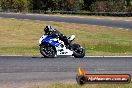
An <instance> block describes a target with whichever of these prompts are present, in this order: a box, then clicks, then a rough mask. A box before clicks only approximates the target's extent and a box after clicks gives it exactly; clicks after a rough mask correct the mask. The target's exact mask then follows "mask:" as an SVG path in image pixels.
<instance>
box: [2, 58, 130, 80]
mask: <svg viewBox="0 0 132 88" xmlns="http://www.w3.org/2000/svg"><path fill="white" fill-rule="evenodd" d="M80 65H81V66H82V67H83V68H84V69H85V70H86V71H87V73H101V74H102V73H108V74H110V73H119V74H121V73H126V74H131V75H132V57H85V58H83V59H81V58H78V59H77V58H72V57H67V58H42V57H22V56H19V57H18V56H1V57H0V82H3V81H15V82H19V81H36V80H38V81H51V80H52V81H61V80H75V76H76V73H77V68H78V66H80Z"/></svg>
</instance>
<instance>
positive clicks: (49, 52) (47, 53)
mask: <svg viewBox="0 0 132 88" xmlns="http://www.w3.org/2000/svg"><path fill="white" fill-rule="evenodd" d="M40 53H41V54H42V55H43V56H44V57H46V58H53V57H55V54H56V51H55V49H54V47H53V46H51V45H50V44H43V45H41V46H40Z"/></svg>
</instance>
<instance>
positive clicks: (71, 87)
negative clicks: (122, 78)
mask: <svg viewBox="0 0 132 88" xmlns="http://www.w3.org/2000/svg"><path fill="white" fill-rule="evenodd" d="M30 88H132V84H86V85H83V86H80V85H78V84H68V83H55V84H51V85H46V86H45V85H36V86H32V87H30Z"/></svg>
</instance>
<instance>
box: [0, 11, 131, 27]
mask: <svg viewBox="0 0 132 88" xmlns="http://www.w3.org/2000/svg"><path fill="white" fill-rule="evenodd" d="M0 17H4V18H16V19H31V20H41V21H54V22H67V23H79V24H93V25H100V26H108V27H116V28H127V29H132V21H123V20H109V19H94V18H78V17H61V16H45V15H29V14H4V13H0Z"/></svg>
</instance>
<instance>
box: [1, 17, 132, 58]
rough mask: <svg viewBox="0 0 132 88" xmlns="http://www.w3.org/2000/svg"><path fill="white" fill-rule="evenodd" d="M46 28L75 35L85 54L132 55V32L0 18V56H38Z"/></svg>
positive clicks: (92, 26)
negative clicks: (39, 44) (50, 27)
mask: <svg viewBox="0 0 132 88" xmlns="http://www.w3.org/2000/svg"><path fill="white" fill-rule="evenodd" d="M46 25H52V26H53V27H54V28H56V29H58V30H59V31H61V32H62V33H63V34H65V35H72V34H74V35H76V39H75V42H76V43H79V44H81V45H82V46H83V47H84V48H85V49H86V54H87V55H95V56H96V55H103V56H104V55H116V56H117V55H132V30H128V29H118V28H110V27H102V26H96V25H87V24H74V23H58V22H47V21H38V20H21V19H19V20H18V19H9V18H0V55H34V56H38V55H40V53H39V46H38V39H39V37H40V36H41V35H42V34H43V28H44V26H46Z"/></svg>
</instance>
